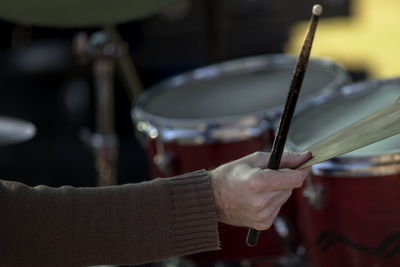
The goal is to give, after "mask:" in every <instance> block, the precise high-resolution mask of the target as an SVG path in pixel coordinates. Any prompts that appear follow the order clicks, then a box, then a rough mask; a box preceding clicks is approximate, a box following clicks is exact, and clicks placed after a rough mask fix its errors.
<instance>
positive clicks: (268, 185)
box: [259, 168, 310, 191]
mask: <svg viewBox="0 0 400 267" xmlns="http://www.w3.org/2000/svg"><path fill="white" fill-rule="evenodd" d="M259 172H263V176H264V177H265V179H262V180H263V181H264V184H263V185H262V186H263V188H264V189H268V190H270V191H283V190H292V189H294V188H298V187H301V186H302V185H303V182H304V180H305V179H306V178H307V176H308V175H309V173H310V168H304V169H302V170H286V171H274V170H259ZM260 186H261V185H260Z"/></svg>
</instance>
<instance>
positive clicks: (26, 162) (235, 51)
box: [0, 0, 351, 186]
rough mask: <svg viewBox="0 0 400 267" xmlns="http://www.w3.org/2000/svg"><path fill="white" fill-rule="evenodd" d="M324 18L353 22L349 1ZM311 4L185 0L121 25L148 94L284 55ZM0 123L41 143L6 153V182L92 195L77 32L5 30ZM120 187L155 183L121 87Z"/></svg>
mask: <svg viewBox="0 0 400 267" xmlns="http://www.w3.org/2000/svg"><path fill="white" fill-rule="evenodd" d="M319 2H320V3H321V4H323V5H324V7H325V11H324V17H332V16H351V14H350V13H349V5H350V3H349V0H325V1H319ZM313 4H315V2H314V1H308V0H301V1H298V0H279V1H269V0H253V1H245V0H230V1H229V0H214V1H213V0H205V1H194V0H192V1H191V0H187V1H186V0H185V1H183V4H182V3H181V4H180V5H179V6H174V7H172V8H171V9H169V10H168V11H165V12H163V13H162V14H157V15H154V16H151V17H148V18H146V19H142V20H140V21H132V22H129V23H124V24H121V25H117V27H118V30H119V31H120V33H121V35H122V37H123V38H124V39H125V41H127V42H128V43H129V47H130V54H131V58H132V60H133V62H134V64H135V66H136V68H137V70H138V73H139V75H140V78H141V80H142V83H143V85H144V87H145V88H149V87H151V86H152V85H153V84H155V83H157V82H158V81H160V80H162V79H164V78H167V77H170V76H172V75H174V74H178V73H180V72H183V71H186V70H190V69H194V68H197V67H200V66H204V65H208V64H213V63H216V62H220V61H224V60H228V59H232V58H238V57H245V56H251V55H259V54H268V53H282V52H283V45H284V43H285V42H286V41H287V39H288V29H289V27H290V25H292V24H293V23H295V22H296V21H298V20H308V19H309V17H310V9H311V7H312V5H313ZM0 29H1V33H2V34H1V36H0V38H1V39H0V115H4V116H13V117H16V118H20V119H24V120H28V121H30V122H32V123H34V124H35V126H36V127H37V134H36V136H35V137H34V138H33V139H31V140H29V141H27V142H24V143H20V144H15V145H7V146H0V179H5V180H18V181H21V182H24V183H26V184H29V185H36V184H46V185H50V186H60V185H67V184H68V185H73V186H93V185H95V183H96V173H95V170H94V155H93V153H92V151H91V149H90V148H89V146H87V145H86V144H85V142H83V140H82V138H81V134H82V133H84V132H85V131H86V132H87V131H93V130H94V114H93V81H92V73H91V66H90V65H87V66H80V65H78V64H77V63H76V59H75V57H74V55H73V53H72V39H73V37H74V36H75V35H76V33H77V32H78V31H85V32H86V33H88V34H91V33H93V32H95V31H97V30H98V29H97V28H87V29H51V28H44V27H37V26H29V25H15V24H13V23H10V22H7V21H0ZM115 98H116V100H115V108H116V131H117V134H118V137H119V140H120V147H119V151H120V154H119V164H118V179H119V181H118V182H119V183H127V182H138V181H141V180H144V179H147V178H149V177H150V174H149V171H148V163H147V159H146V153H145V152H146V151H145V149H144V148H142V147H141V145H140V144H139V142H138V140H137V139H136V137H135V133H134V130H133V129H134V127H133V123H132V120H131V117H130V111H131V108H132V105H131V103H130V101H129V98H128V96H127V94H126V92H125V90H124V88H123V85H122V83H121V82H120V79H118V75H116V78H115Z"/></svg>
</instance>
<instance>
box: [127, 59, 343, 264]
mask: <svg viewBox="0 0 400 267" xmlns="http://www.w3.org/2000/svg"><path fill="white" fill-rule="evenodd" d="M295 63H296V58H294V57H290V56H286V55H269V56H257V57H250V58H243V59H239V60H233V61H228V62H224V63H221V64H216V65H212V66H209V67H205V68H200V69H197V70H194V71H190V72H188V73H185V74H182V75H178V76H176V77H173V78H171V79H169V80H167V81H165V82H162V83H160V84H158V85H156V86H154V87H153V88H150V90H148V91H146V92H145V94H144V95H142V96H141V98H140V99H139V100H138V102H137V104H136V106H135V108H134V109H133V111H132V117H133V121H134V123H135V126H136V129H137V130H138V136H139V138H141V139H142V141H143V142H142V143H143V145H144V147H145V149H146V150H147V151H148V155H149V160H150V163H151V167H152V172H153V176H154V177H168V176H173V175H178V174H182V173H185V172H190V171H193V170H198V169H212V168H215V167H216V166H219V165H221V164H223V163H226V162H228V161H232V160H235V159H238V158H240V157H243V156H245V155H248V154H251V153H253V152H255V151H268V150H269V149H270V147H271V145H272V140H273V131H274V130H273V124H274V122H275V121H276V120H277V119H278V117H279V116H280V112H281V109H282V104H283V103H284V101H285V99H286V95H287V92H288V89H289V84H290V77H291V75H292V72H293V69H294V66H295ZM349 81H350V79H349V75H348V74H347V72H346V71H345V70H344V69H343V68H341V67H340V66H338V65H336V64H335V63H333V62H331V61H328V60H325V59H311V60H310V68H309V70H308V76H306V77H305V81H304V84H305V87H306V88H304V91H303V95H300V98H299V103H298V107H300V108H301V107H302V106H306V105H308V103H309V102H312V101H314V100H317V101H320V100H321V99H323V98H324V97H326V96H328V95H330V94H331V93H332V92H333V91H335V90H337V89H338V88H340V87H341V86H343V85H344V84H345V83H347V82H349ZM267 85H268V86H269V87H268V86H267ZM264 86H267V87H266V88H265V89H266V90H264V89H263V88H264ZM263 99H264V100H265V103H264V100H263ZM278 100H279V101H278ZM276 102H277V103H276ZM264 104H265V105H264ZM292 205H293V203H292V202H291V201H289V202H288V203H287V204H286V205H285V206H284V207H283V208H282V210H281V213H280V216H284V217H288V218H289V221H290V222H293V220H294V212H293V206H292ZM247 231H248V229H247V228H241V227H233V226H228V225H224V224H222V223H221V224H219V233H220V240H221V246H222V250H221V251H217V252H210V253H201V254H198V255H196V256H195V257H196V258H197V259H206V260H227V261H230V260H234V261H236V260H240V259H250V258H263V259H266V258H271V257H275V258H276V257H278V256H280V255H282V254H283V247H282V246H281V244H280V243H279V241H278V240H277V237H276V233H275V231H274V230H273V229H271V230H268V231H264V232H262V233H261V236H260V240H259V243H258V245H257V246H256V247H253V248H251V247H248V246H247V245H246V243H245V240H246V235H247Z"/></svg>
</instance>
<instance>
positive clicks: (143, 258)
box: [0, 170, 219, 266]
mask: <svg viewBox="0 0 400 267" xmlns="http://www.w3.org/2000/svg"><path fill="white" fill-rule="evenodd" d="M0 214H1V215H0V227H1V229H0V266H88V265H104V264H118V265H129V264H142V263H148V262H154V261H158V260H162V259H165V258H169V257H172V256H180V255H186V254H193V253H197V252H202V251H208V250H216V249H218V248H219V240H218V233H217V221H216V215H215V205H214V199H213V192H212V187H211V178H210V177H209V175H208V173H207V172H206V171H204V170H202V171H197V172H192V173H188V174H184V175H181V176H176V177H172V178H165V179H155V180H152V181H149V182H142V183H138V184H128V185H121V186H110V187H98V188H74V187H70V186H63V187H60V188H50V187H47V186H37V187H29V186H26V185H24V184H21V183H18V182H9V181H0Z"/></svg>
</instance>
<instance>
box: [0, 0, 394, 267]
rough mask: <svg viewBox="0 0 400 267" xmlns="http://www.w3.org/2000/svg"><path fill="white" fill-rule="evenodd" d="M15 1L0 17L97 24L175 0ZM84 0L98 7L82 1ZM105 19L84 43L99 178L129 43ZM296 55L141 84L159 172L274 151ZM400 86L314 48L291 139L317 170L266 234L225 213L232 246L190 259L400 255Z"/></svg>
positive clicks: (2, 124) (315, 260)
mask: <svg viewBox="0 0 400 267" xmlns="http://www.w3.org/2000/svg"><path fill="white" fill-rule="evenodd" d="M6 2H7V4H6V6H8V8H7V10H6V9H3V11H0V17H2V18H4V19H8V20H10V21H15V22H19V23H29V24H34V25H42V26H52V27H88V26H98V25H112V24H115V23H121V22H125V21H128V20H133V19H140V18H142V17H144V16H146V15H150V14H154V13H157V12H159V11H160V10H162V9H163V8H165V7H166V6H168V5H170V4H171V3H172V2H174V1H155V0H151V1H150V0H148V1H132V0H130V1H128V0H119V4H118V5H116V4H115V3H114V2H108V1H92V0H90V1H83V2H82V1H79V2H78V1H77V0H68V1H66V0H62V1H48V0H40V1H35V2H32V3H31V2H29V1H26V3H24V5H21V3H20V2H16V1H11V0H7V1H6ZM75 2H76V3H75ZM82 5H85V6H87V7H86V8H80V9H79V10H77V9H74V7H75V6H82ZM87 10H90V12H87ZM71 11H73V12H71ZM71 14H73V16H71ZM106 29H107V30H106V31H105V32H103V33H101V34H97V35H94V36H92V37H91V38H90V40H89V41H88V40H87V39H85V36H83V37H82V36H81V37H79V38H77V43H76V44H77V47H78V48H79V49H77V51H78V52H79V53H80V55H81V56H82V55H83V56H86V57H89V58H91V59H92V60H93V61H94V63H95V64H94V73H95V81H96V82H95V84H96V87H97V88H98V89H97V99H98V100H97V103H98V106H97V114H98V116H97V118H98V119H97V125H98V133H97V134H96V135H95V138H93V143H94V144H93V145H94V146H95V147H97V164H98V165H97V168H98V170H99V176H100V178H99V180H100V181H102V182H100V183H99V184H100V185H109V184H114V183H115V175H116V174H115V172H114V170H115V167H114V166H113V165H115V162H116V154H117V145H118V141H117V140H116V137H115V133H114V126H113V89H112V88H113V86H112V74H113V70H114V62H115V61H118V58H119V55H120V53H121V51H122V49H121V47H120V46H118V45H119V44H120V40H119V39H118V36H117V37H115V32H114V35H113V31H112V28H106ZM105 33H108V36H107V35H106V34H105ZM110 36H111V37H112V36H114V38H110ZM113 40H114V41H115V40H118V41H116V42H113ZM295 63H296V58H294V57H292V56H289V55H285V54H271V55H261V56H252V57H246V58H241V59H235V60H230V61H225V62H222V63H218V64H214V65H209V66H206V67H202V68H198V69H195V70H192V71H189V72H186V73H182V74H180V75H176V76H174V77H171V78H169V79H167V80H164V81H162V82H160V83H158V84H156V85H154V86H152V87H151V88H148V89H147V90H146V91H145V92H144V93H142V94H140V96H139V97H138V99H135V103H134V105H133V108H132V113H131V116H132V119H133V123H134V126H135V128H136V132H137V138H139V140H140V141H141V144H142V145H143V147H144V148H145V150H146V151H147V154H148V159H149V162H150V165H151V170H152V174H153V176H154V177H168V176H173V175H178V174H181V173H184V172H189V171H193V170H196V169H210V168H214V167H216V166H218V165H220V164H223V163H225V162H228V161H231V160H234V159H237V158H239V157H242V156H244V155H247V154H249V153H252V152H255V151H258V150H264V151H269V150H270V149H271V147H272V144H273V139H274V136H275V134H276V129H277V124H278V121H279V118H280V116H281V114H282V109H283V105H284V100H285V98H286V95H287V90H288V88H289V83H290V79H291V76H292V73H293V69H294V66H295ZM136 92H137V91H136ZM133 95H137V93H134V94H133ZM399 95H400V78H393V79H385V80H367V81H363V82H357V83H353V82H352V80H351V78H350V75H349V73H348V72H347V71H346V70H345V69H344V68H343V67H342V66H341V65H340V64H339V63H337V62H334V61H332V60H329V59H325V58H311V59H310V61H309V63H308V70H307V74H306V76H305V77H304V82H303V86H302V90H301V93H300V96H299V101H298V104H297V107H296V112H295V115H294V117H293V122H292V125H291V128H290V131H289V134H288V139H287V143H286V149H287V150H291V151H304V150H310V151H312V152H313V158H312V159H311V160H310V161H309V162H307V163H306V165H307V166H311V165H312V171H311V172H312V174H311V177H309V178H308V179H307V182H306V184H305V185H304V186H303V187H302V188H300V189H297V190H295V191H294V194H293V197H292V198H291V199H290V200H289V201H288V202H287V203H286V204H285V205H284V207H283V208H282V210H281V212H280V214H279V216H278V218H277V220H276V221H275V223H274V227H272V228H271V229H270V230H267V231H264V232H263V233H262V234H261V236H260V239H259V241H258V244H257V246H255V247H248V246H247V245H246V243H245V240H246V234H247V229H244V228H240V227H233V226H228V225H225V224H222V223H220V224H219V233H220V239H221V246H222V250H220V251H216V252H209V253H200V254H196V255H193V256H191V257H189V259H191V260H193V262H195V263H198V264H199V265H200V266H202V264H205V266H211V265H216V264H217V263H218V264H220V265H218V266H240V265H242V266H245V265H246V264H247V266H259V267H261V266H354V267H356V266H398V265H399V264H400V253H399V250H400V228H399V225H400V216H399V215H398V213H397V211H398V209H399V206H400V203H399V204H398V202H399V200H398V199H399V197H400V189H398V188H400V179H399V176H400V137H399V136H394V135H396V134H397V133H399V132H400V127H399V125H400V122H399V119H400V111H399V110H400V102H399V101H398V100H397V101H396V99H398V97H399ZM370 114H372V115H370ZM34 134H35V127H34V126H33V125H32V124H31V123H29V122H24V121H20V120H16V119H10V118H6V117H0V144H1V145H5V144H12V143H16V142H21V141H25V140H28V139H29V138H32V137H33V135H34ZM385 138H386V139H385ZM381 139H384V140H381ZM372 143H373V144H372ZM313 144H314V145H313ZM368 144H371V145H368ZM367 145H368V146H367ZM102 175H103V176H102ZM304 251H305V254H304ZM293 255H295V256H296V257H293ZM303 257H304V258H303ZM289 259H290V260H289ZM211 263H212V264H211Z"/></svg>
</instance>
